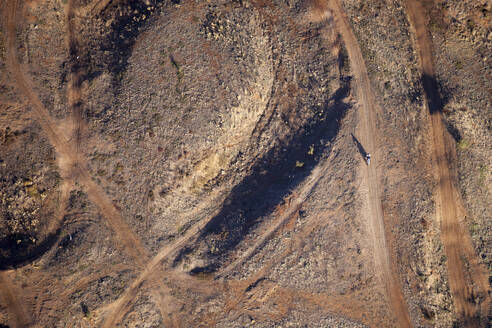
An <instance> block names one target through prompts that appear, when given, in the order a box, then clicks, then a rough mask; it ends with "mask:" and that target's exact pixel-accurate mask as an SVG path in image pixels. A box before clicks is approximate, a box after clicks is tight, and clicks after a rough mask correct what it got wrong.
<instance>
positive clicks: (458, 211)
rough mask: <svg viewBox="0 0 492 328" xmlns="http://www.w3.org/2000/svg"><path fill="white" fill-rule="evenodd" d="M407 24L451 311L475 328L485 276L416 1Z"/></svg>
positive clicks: (484, 307)
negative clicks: (426, 127) (453, 166)
mask: <svg viewBox="0 0 492 328" xmlns="http://www.w3.org/2000/svg"><path fill="white" fill-rule="evenodd" d="M406 7H407V14H408V18H409V22H410V24H411V26H412V27H413V29H414V32H415V36H416V48H417V51H418V55H419V56H418V57H419V65H420V68H421V70H422V82H423V85H424V91H425V94H426V107H427V108H428V110H429V112H430V121H431V129H432V131H431V133H432V136H431V140H432V142H433V147H434V161H435V163H436V165H435V175H436V179H437V180H438V184H437V190H436V196H435V199H436V216H437V219H438V222H439V223H440V227H441V239H442V242H443V245H444V251H445V254H446V257H447V265H448V276H449V288H450V290H451V294H452V296H453V302H454V305H455V311H456V313H457V315H458V316H459V317H461V318H460V319H461V320H463V323H464V325H465V326H466V327H478V326H479V325H480V322H478V321H477V320H479V318H480V317H481V316H482V317H484V319H485V320H487V319H486V317H487V312H488V311H490V310H489V306H490V296H489V286H488V275H487V273H486V272H484V270H483V269H482V268H481V267H480V265H479V264H478V260H477V256H476V254H475V252H474V249H473V245H472V243H471V238H470V235H469V233H468V231H466V228H465V227H463V226H462V225H461V224H460V217H464V211H463V207H462V205H461V204H462V200H461V197H460V194H459V191H458V190H457V188H456V185H455V183H454V181H453V180H454V179H453V175H452V174H451V171H450V169H449V166H448V162H447V158H448V157H450V158H451V159H452V160H456V154H455V153H454V149H452V147H453V145H452V144H450V143H449V142H448V141H449V140H451V139H450V138H451V137H450V136H449V133H448V132H447V130H446V129H445V128H444V126H443V122H442V115H441V111H442V103H441V100H440V96H439V91H438V88H437V84H436V82H435V70H434V66H433V57H432V41H431V39H430V34H429V32H428V30H427V28H426V19H425V11H424V8H423V7H422V5H421V4H420V2H419V1H416V0H408V1H407V3H406ZM465 261H467V262H468V263H469V264H470V268H471V270H472V272H471V278H472V279H473V282H472V283H473V285H475V287H476V288H477V289H478V293H477V294H478V296H479V297H481V298H483V300H482V305H481V307H482V309H481V312H482V313H480V312H478V310H479V309H476V307H475V303H474V301H473V299H474V295H473V294H474V293H473V291H472V288H471V285H470V283H469V282H467V280H466V278H465V274H466V273H465Z"/></svg>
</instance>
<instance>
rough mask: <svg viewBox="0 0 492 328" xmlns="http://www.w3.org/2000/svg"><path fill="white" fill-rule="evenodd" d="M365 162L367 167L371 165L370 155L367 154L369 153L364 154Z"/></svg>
mask: <svg viewBox="0 0 492 328" xmlns="http://www.w3.org/2000/svg"><path fill="white" fill-rule="evenodd" d="M366 162H367V165H369V164H371V154H369V153H367V154H366Z"/></svg>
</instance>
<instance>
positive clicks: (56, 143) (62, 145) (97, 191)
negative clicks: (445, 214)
mask: <svg viewBox="0 0 492 328" xmlns="http://www.w3.org/2000/svg"><path fill="white" fill-rule="evenodd" d="M17 10H18V0H16V1H8V3H7V39H8V42H7V45H8V51H7V64H8V66H9V68H10V71H11V73H12V75H13V77H14V80H15V82H16V85H17V87H18V88H19V90H20V91H21V92H22V93H23V94H24V95H25V96H26V98H27V99H28V100H29V102H30V103H31V105H32V110H33V113H34V114H35V116H36V119H37V121H38V122H39V124H40V125H41V127H42V129H43V130H44V131H45V133H46V135H47V137H48V139H49V141H50V143H51V145H52V146H53V147H54V148H55V150H56V152H57V154H58V164H59V166H60V170H61V171H62V173H63V175H64V176H73V177H76V178H77V180H78V182H79V183H80V184H81V185H82V186H83V187H84V189H85V191H86V192H87V194H88V197H89V199H90V200H91V201H92V202H94V204H95V205H96V206H97V207H98V208H99V210H100V212H101V214H102V215H103V216H104V217H105V218H106V220H107V222H108V225H109V226H110V228H111V229H112V230H113V231H114V232H115V235H116V236H115V237H116V239H117V240H118V242H119V243H120V244H121V245H122V246H123V247H124V249H125V251H126V252H127V253H128V254H129V255H130V256H131V257H132V258H133V259H134V260H135V261H136V263H137V264H139V265H143V264H145V263H146V260H147V259H148V255H147V252H146V250H145V248H144V247H143V245H142V244H141V242H140V240H139V239H138V238H137V236H136V235H135V234H134V232H133V231H132V230H131V228H130V227H129V226H128V224H127V223H126V222H125V220H124V219H123V217H122V216H121V214H120V213H119V211H118V210H117V209H116V208H115V206H114V205H113V203H112V201H111V200H109V199H108V198H107V196H106V195H105V193H104V192H103V190H102V189H101V187H99V186H98V185H97V184H96V183H95V182H94V180H92V178H91V177H90V175H89V173H88V169H87V165H86V163H85V161H84V160H83V159H82V158H80V157H81V156H78V150H77V146H76V144H74V142H73V140H70V138H68V137H67V134H66V131H62V130H60V128H59V125H58V124H57V123H56V122H55V121H54V120H53V119H52V118H51V116H50V113H49V112H48V110H47V109H46V108H45V107H44V106H43V104H42V103H41V101H40V99H39V98H38V96H37V95H36V94H35V93H34V91H33V89H32V87H31V86H32V82H31V81H30V79H29V77H28V75H27V74H26V73H24V71H23V69H22V67H21V65H20V63H19V61H18V59H17V52H16V49H15V22H16V17H17Z"/></svg>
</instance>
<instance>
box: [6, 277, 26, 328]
mask: <svg viewBox="0 0 492 328" xmlns="http://www.w3.org/2000/svg"><path fill="white" fill-rule="evenodd" d="M0 286H1V288H0V299H1V300H2V301H3V303H4V305H5V306H6V307H7V310H8V313H9V325H10V326H11V327H13V328H22V327H27V326H28V325H29V324H30V322H31V318H30V316H29V314H28V312H27V311H26V309H25V308H24V306H23V303H22V301H21V299H20V297H19V293H18V292H17V290H16V288H14V285H13V284H12V282H11V280H10V277H9V274H8V271H0Z"/></svg>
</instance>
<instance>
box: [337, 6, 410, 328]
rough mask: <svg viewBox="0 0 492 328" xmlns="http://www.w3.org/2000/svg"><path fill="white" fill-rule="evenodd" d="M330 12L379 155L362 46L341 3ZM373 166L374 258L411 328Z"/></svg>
mask: <svg viewBox="0 0 492 328" xmlns="http://www.w3.org/2000/svg"><path fill="white" fill-rule="evenodd" d="M328 6H329V9H331V10H332V13H333V16H334V20H335V24H336V27H337V29H338V31H339V33H340V34H341V36H342V38H343V40H344V42H345V46H346V48H347V52H348V56H349V59H350V63H351V69H352V72H353V74H354V75H355V82H356V86H357V87H356V90H357V93H358V99H359V101H360V103H361V114H360V120H359V121H360V122H361V123H359V127H358V128H359V131H358V134H359V135H360V138H361V141H362V143H363V144H364V145H365V146H366V149H367V150H368V151H369V152H372V153H374V154H377V148H376V147H377V136H376V135H375V131H377V129H376V110H377V105H376V103H375V101H374V98H373V94H372V91H371V86H370V82H369V77H368V74H367V69H366V66H365V63H364V58H363V57H362V53H361V51H360V48H359V44H358V42H357V40H356V38H355V36H354V34H353V32H352V29H351V27H350V24H349V21H348V19H347V17H346V15H345V13H344V11H343V9H342V6H341V3H340V1H339V0H330V1H328ZM373 157H375V158H374V159H373V163H372V164H371V165H370V166H369V167H367V169H364V170H362V174H363V178H364V181H365V183H366V184H367V204H366V206H367V211H368V213H367V215H366V219H367V220H368V225H369V230H370V232H371V237H372V242H373V245H374V255H375V264H376V270H378V269H379V270H381V271H380V274H379V279H380V281H381V283H382V284H383V285H384V286H385V289H386V293H387V297H388V304H389V305H390V306H391V307H392V309H393V312H394V317H395V318H396V319H397V322H398V325H399V326H400V327H411V326H412V324H411V322H410V316H409V313H408V309H407V305H406V302H405V299H404V297H403V293H402V291H401V287H400V283H399V281H398V275H397V273H396V272H395V271H393V270H392V268H393V267H394V265H393V264H392V263H391V255H390V254H389V252H388V248H387V244H386V235H385V229H384V219H383V214H382V208H381V200H380V196H379V192H380V189H379V182H378V176H377V171H376V168H377V164H378V160H377V156H373Z"/></svg>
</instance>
